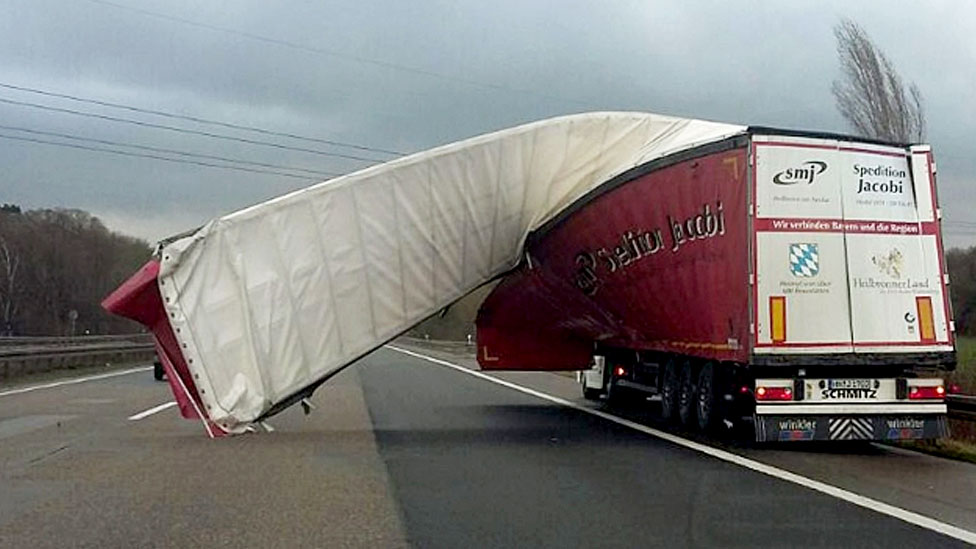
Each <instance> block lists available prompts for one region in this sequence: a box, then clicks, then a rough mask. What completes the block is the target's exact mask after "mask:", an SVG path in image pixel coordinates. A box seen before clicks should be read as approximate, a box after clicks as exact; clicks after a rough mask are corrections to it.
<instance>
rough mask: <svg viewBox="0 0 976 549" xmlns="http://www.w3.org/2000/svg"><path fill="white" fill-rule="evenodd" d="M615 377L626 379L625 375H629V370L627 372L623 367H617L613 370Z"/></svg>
mask: <svg viewBox="0 0 976 549" xmlns="http://www.w3.org/2000/svg"><path fill="white" fill-rule="evenodd" d="M613 375H615V376H617V377H624V376H625V375H627V370H625V369H624V367H623V366H617V367H616V368H614V370H613Z"/></svg>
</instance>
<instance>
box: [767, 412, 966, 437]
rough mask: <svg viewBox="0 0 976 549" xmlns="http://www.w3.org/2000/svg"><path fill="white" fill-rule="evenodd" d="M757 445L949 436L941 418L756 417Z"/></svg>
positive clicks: (882, 416) (943, 417)
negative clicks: (798, 441) (797, 441)
mask: <svg viewBox="0 0 976 549" xmlns="http://www.w3.org/2000/svg"><path fill="white" fill-rule="evenodd" d="M754 421H755V425H756V441H757V442H774V441H791V440H879V441H880V440H918V439H932V438H942V437H945V436H947V435H948V434H949V428H948V426H947V423H946V416H944V415H926V416H920V415H916V416H911V415H877V416H766V415H763V416H759V415H757V416H755V417H754Z"/></svg>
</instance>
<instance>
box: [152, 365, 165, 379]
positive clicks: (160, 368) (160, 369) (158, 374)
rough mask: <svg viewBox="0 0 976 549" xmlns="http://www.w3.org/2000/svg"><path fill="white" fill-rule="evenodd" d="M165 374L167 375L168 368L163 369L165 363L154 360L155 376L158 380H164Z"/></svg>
mask: <svg viewBox="0 0 976 549" xmlns="http://www.w3.org/2000/svg"><path fill="white" fill-rule="evenodd" d="M165 375H166V370H164V369H163V365H162V364H160V363H159V362H154V363H153V378H154V379H155V380H156V381H162V380H163V376H165Z"/></svg>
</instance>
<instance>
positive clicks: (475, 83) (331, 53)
mask: <svg viewBox="0 0 976 549" xmlns="http://www.w3.org/2000/svg"><path fill="white" fill-rule="evenodd" d="M87 1H88V2H90V3H92V4H100V5H102V6H111V7H113V8H118V9H122V10H127V11H131V12H135V13H139V14H142V15H146V16H149V17H154V18H157V19H163V20H165V21H170V22H174V23H180V24H183V25H190V26H192V27H198V28H201V29H207V30H211V31H215V32H220V33H224V34H230V35H233V36H238V37H242V38H247V39H250V40H257V41H259V42H265V43H268V44H274V45H277V46H284V47H286V48H292V49H296V50H302V51H306V52H310V53H315V54H319V55H325V56H328V57H335V58H339V59H346V60H349V61H355V62H357V63H365V64H368V65H375V66H377V67H382V68H385V69H392V70H397V71H401V72H407V73H411V74H417V75H421V76H426V77H429V78H437V79H439V80H444V81H447V82H455V83H458V84H465V85H467V86H472V87H477V88H485V89H490V90H496V91H507V92H514V93H519V94H523V95H534V96H536V97H541V98H544V99H553V100H556V101H563V102H566V103H573V104H576V105H582V106H588V105H590V104H591V103H592V102H589V101H580V100H578V99H571V98H567V97H559V96H556V95H549V94H545V93H541V92H537V91H534V90H529V89H523V88H515V87H511V86H505V85H503V84H493V83H491V82H482V81H480V80H472V79H468V78H459V77H456V76H451V75H447V74H444V73H440V72H437V71H432V70H428V69H421V68H417V67H411V66H409V65H401V64H399V63H393V62H390V61H382V60H379V59H371V58H369V57H363V56H360V55H354V54H349V53H343V52H338V51H335V50H328V49H325V48H320V47H315V46H308V45H305V44H299V43H297V42H289V41H288V40H282V39H280V38H272V37H268V36H263V35H260V34H254V33H251V32H247V31H241V30H237V29H232V28H228V27H221V26H218V25H212V24H209V23H202V22H200V21H194V20H192V19H184V18H182V17H177V16H174V15H168V14H165V13H160V12H156V11H151V10H147V9H142V8H136V7H133V6H126V5H124V4H118V3H116V2H109V1H108V0H87Z"/></svg>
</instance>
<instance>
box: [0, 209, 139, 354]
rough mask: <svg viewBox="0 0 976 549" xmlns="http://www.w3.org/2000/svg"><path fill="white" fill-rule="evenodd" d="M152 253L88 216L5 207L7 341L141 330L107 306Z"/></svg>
mask: <svg viewBox="0 0 976 549" xmlns="http://www.w3.org/2000/svg"><path fill="white" fill-rule="evenodd" d="M151 253H152V248H151V247H150V245H149V243H148V242H146V241H144V240H140V239H138V238H133V237H130V236H125V235H122V234H119V233H116V232H112V231H110V230H109V229H108V228H106V227H105V225H104V224H103V223H102V222H101V221H100V220H99V219H98V218H97V217H95V216H93V215H91V214H90V213H88V212H85V211H82V210H76V209H60V208H55V209H38V210H28V211H24V210H21V208H20V207H19V206H16V205H13V204H4V205H2V206H0V335H55V336H70V335H82V334H111V333H131V332H135V331H139V330H140V327H139V326H138V325H137V324H135V323H133V322H131V321H128V320H125V319H123V318H120V317H116V316H114V315H110V314H108V313H107V312H105V311H104V310H102V308H101V306H100V303H101V301H102V299H103V298H104V297H105V296H106V295H108V294H109V293H110V292H111V291H112V290H114V289H115V288H116V287H118V285H119V284H121V283H122V282H123V281H124V280H125V279H126V278H128V277H129V276H131V275H132V273H134V272H135V271H136V269H138V268H139V267H140V266H142V265H143V264H144V263H145V262H146V261H147V260H148V259H149V257H150V255H151Z"/></svg>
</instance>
